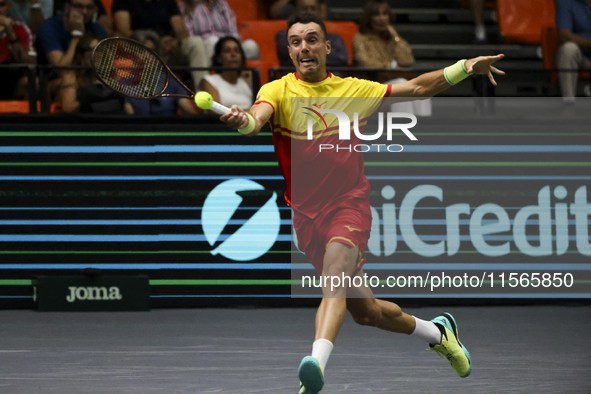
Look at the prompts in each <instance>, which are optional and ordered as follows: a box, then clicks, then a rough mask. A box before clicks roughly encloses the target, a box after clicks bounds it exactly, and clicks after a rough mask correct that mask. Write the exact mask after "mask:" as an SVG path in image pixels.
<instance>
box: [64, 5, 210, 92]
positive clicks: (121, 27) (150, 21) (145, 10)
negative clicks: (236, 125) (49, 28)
mask: <svg viewBox="0 0 591 394" xmlns="http://www.w3.org/2000/svg"><path fill="white" fill-rule="evenodd" d="M72 1H77V0H72ZM113 16H114V19H115V31H116V33H115V34H116V35H117V36H120V37H130V36H131V34H132V32H133V31H134V30H145V29H152V30H155V31H156V33H158V34H159V35H160V37H162V38H161V40H160V46H161V52H164V53H168V54H169V55H170V56H171V58H174V57H177V58H178V56H176V55H178V54H182V55H183V56H184V58H185V61H186V62H188V65H189V66H191V67H201V68H205V67H209V56H208V55H209V51H208V49H207V46H206V44H205V42H204V41H203V39H201V37H190V36H189V32H188V31H187V28H186V26H185V23H184V22H183V18H182V17H181V13H180V11H179V7H178V6H177V3H176V1H175V0H114V2H113ZM165 60H167V59H165ZM169 65H181V64H169ZM206 73H207V72H206V71H192V72H191V75H192V76H193V83H194V84H195V87H197V86H199V82H201V79H202V78H203V76H204V75H205V74H206Z"/></svg>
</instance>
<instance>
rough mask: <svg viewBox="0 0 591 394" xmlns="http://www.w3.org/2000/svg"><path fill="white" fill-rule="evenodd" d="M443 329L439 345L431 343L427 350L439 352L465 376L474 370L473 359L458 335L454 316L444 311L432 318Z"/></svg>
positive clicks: (461, 375) (459, 373)
mask: <svg viewBox="0 0 591 394" xmlns="http://www.w3.org/2000/svg"><path fill="white" fill-rule="evenodd" d="M431 321H432V322H433V323H435V325H436V326H437V327H438V328H439V331H441V343H440V344H439V345H435V346H432V345H429V348H428V349H427V350H433V351H435V352H437V353H438V354H439V355H440V356H441V357H445V358H447V359H448V360H449V363H450V364H451V366H452V367H453V369H455V371H456V372H457V373H458V375H460V377H461V378H465V377H467V376H468V375H470V372H472V359H471V358H470V353H469V352H468V349H466V348H465V347H464V345H462V343H461V342H460V338H459V336H458V325H457V324H456V321H455V320H454V318H453V316H452V315H451V314H449V313H444V314H442V315H441V316H437V317H436V318H435V319H432V320H431Z"/></svg>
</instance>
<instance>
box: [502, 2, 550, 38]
mask: <svg viewBox="0 0 591 394" xmlns="http://www.w3.org/2000/svg"><path fill="white" fill-rule="evenodd" d="M497 14H498V19H499V29H500V30H501V32H502V33H503V35H504V36H505V40H506V41H507V44H513V43H528V44H540V43H541V41H542V35H541V32H542V27H543V26H553V25H554V24H555V16H554V15H555V12H554V1H553V0H528V1H515V0H497Z"/></svg>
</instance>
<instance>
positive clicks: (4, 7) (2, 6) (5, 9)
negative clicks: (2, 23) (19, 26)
mask: <svg viewBox="0 0 591 394" xmlns="http://www.w3.org/2000/svg"><path fill="white" fill-rule="evenodd" d="M0 15H2V16H6V17H8V15H10V0H0Z"/></svg>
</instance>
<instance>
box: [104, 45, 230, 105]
mask: <svg viewBox="0 0 591 394" xmlns="http://www.w3.org/2000/svg"><path fill="white" fill-rule="evenodd" d="M92 66H93V67H94V70H95V71H96V74H97V76H98V78H99V80H100V81H101V82H102V83H104V84H105V85H106V86H108V87H109V88H111V89H113V90H114V91H116V92H117V93H120V94H122V95H124V96H127V97H130V98H134V99H145V100H149V99H153V98H157V97H186V98H188V99H194V97H195V92H193V91H192V90H191V89H189V88H188V87H187V86H186V85H185V84H184V83H182V82H181V81H180V80H179V79H178V78H177V77H176V75H174V73H173V72H172V71H171V70H170V68H168V66H167V65H166V64H165V63H164V61H163V60H162V58H161V57H160V56H158V54H156V52H154V51H152V50H151V49H149V48H147V47H146V46H144V45H142V44H140V43H139V42H137V41H134V40H131V39H128V38H118V37H113V38H106V39H104V40H102V41H101V42H99V43H98V45H97V46H96V47H95V48H94V51H93V52H92ZM171 75H172V77H173V78H174V79H175V80H176V81H177V82H178V83H179V84H180V85H181V86H182V87H183V88H184V89H185V90H186V91H187V94H186V95H183V94H165V93H164V91H165V90H166V88H167V87H168V83H169V81H170V76H171ZM205 109H211V110H212V111H214V112H216V113H218V114H220V115H223V114H225V113H226V112H229V111H230V109H229V108H228V107H225V106H223V105H221V104H219V103H216V102H213V104H212V106H211V108H205Z"/></svg>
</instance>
